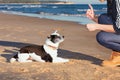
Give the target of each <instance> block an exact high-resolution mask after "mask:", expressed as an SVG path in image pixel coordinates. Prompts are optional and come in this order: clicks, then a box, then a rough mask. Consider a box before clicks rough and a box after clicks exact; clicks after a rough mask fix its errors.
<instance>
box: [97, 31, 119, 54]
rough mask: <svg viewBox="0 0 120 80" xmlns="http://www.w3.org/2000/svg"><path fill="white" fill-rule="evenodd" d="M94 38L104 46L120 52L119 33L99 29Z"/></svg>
mask: <svg viewBox="0 0 120 80" xmlns="http://www.w3.org/2000/svg"><path fill="white" fill-rule="evenodd" d="M96 39H97V41H98V43H100V44H101V45H103V46H104V47H106V48H109V49H112V50H114V51H118V52H120V35H117V34H115V33H109V32H104V31H101V32H99V33H98V34H97V35H96Z"/></svg>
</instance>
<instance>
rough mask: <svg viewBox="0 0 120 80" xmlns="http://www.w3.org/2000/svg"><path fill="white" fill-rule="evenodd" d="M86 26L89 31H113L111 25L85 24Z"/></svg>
mask: <svg viewBox="0 0 120 80" xmlns="http://www.w3.org/2000/svg"><path fill="white" fill-rule="evenodd" d="M86 27H87V29H88V30H89V31H95V30H102V31H106V32H115V30H114V28H113V25H103V24H87V25H86Z"/></svg>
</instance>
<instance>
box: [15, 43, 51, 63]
mask: <svg viewBox="0 0 120 80" xmlns="http://www.w3.org/2000/svg"><path fill="white" fill-rule="evenodd" d="M21 53H28V54H29V53H35V54H36V55H39V56H41V59H43V60H45V62H52V61H53V59H52V57H51V56H50V55H49V54H48V53H46V52H45V50H44V48H43V46H39V45H30V46H25V47H23V48H21V49H20V54H21ZM14 58H18V54H16V55H14Z"/></svg>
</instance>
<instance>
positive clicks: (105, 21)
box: [98, 13, 113, 24]
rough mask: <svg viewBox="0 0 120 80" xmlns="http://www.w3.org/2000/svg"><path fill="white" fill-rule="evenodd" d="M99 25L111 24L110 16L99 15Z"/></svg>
mask: <svg viewBox="0 0 120 80" xmlns="http://www.w3.org/2000/svg"><path fill="white" fill-rule="evenodd" d="M98 23H99V24H113V22H112V18H111V16H108V15H107V14H106V13H104V14H101V15H100V16H99V17H98Z"/></svg>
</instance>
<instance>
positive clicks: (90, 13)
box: [86, 4, 95, 20]
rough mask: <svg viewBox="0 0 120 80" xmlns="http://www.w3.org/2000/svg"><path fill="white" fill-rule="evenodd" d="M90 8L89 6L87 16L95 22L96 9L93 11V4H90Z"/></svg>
mask: <svg viewBox="0 0 120 80" xmlns="http://www.w3.org/2000/svg"><path fill="white" fill-rule="evenodd" d="M88 6H89V8H90V9H88V10H87V12H86V16H87V17H88V18H89V19H92V20H94V19H95V13H94V9H93V7H92V5H91V4H88Z"/></svg>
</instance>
